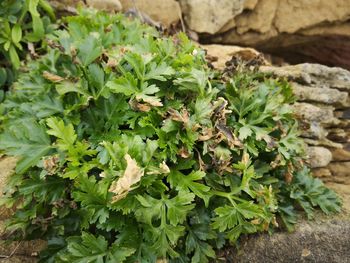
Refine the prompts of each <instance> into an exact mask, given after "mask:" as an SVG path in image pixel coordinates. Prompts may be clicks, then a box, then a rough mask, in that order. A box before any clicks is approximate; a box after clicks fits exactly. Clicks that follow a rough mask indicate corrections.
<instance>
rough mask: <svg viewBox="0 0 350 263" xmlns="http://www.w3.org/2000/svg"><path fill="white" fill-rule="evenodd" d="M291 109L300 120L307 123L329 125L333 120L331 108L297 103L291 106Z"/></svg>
mask: <svg viewBox="0 0 350 263" xmlns="http://www.w3.org/2000/svg"><path fill="white" fill-rule="evenodd" d="M293 109H294V111H295V113H296V114H297V115H298V116H299V117H300V118H301V119H303V120H305V121H308V122H313V121H314V122H318V123H329V122H330V121H331V120H332V119H333V118H334V115H333V108H332V107H319V106H316V105H314V104H310V103H305V102H297V103H294V104H293Z"/></svg>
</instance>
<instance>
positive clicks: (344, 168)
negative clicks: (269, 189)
mask: <svg viewBox="0 0 350 263" xmlns="http://www.w3.org/2000/svg"><path fill="white" fill-rule="evenodd" d="M260 70H261V71H263V72H272V73H273V74H274V75H276V76H278V77H283V78H287V79H289V80H290V83H291V85H292V87H293V90H294V93H295V95H296V96H297V99H298V101H301V102H297V103H295V105H294V109H295V110H296V113H297V114H298V117H299V118H300V123H301V125H300V126H301V128H302V136H303V137H305V142H306V143H307V144H309V145H310V146H312V147H310V148H309V149H312V150H311V151H310V152H309V154H310V157H311V158H310V164H311V167H313V168H324V169H326V170H327V171H325V170H322V171H320V170H317V172H316V173H315V174H316V175H320V176H322V177H327V176H326V175H327V174H328V177H330V178H328V179H326V180H335V181H337V182H342V183H345V184H350V172H349V171H350V170H349V169H350V144H349V142H350V125H349V120H350V114H349V111H350V110H349V107H350V103H349V101H350V96H349V93H350V72H349V71H347V70H345V69H342V68H330V67H326V66H323V65H318V64H308V63H306V64H299V65H294V66H283V67H273V66H262V67H260ZM315 146H317V147H315ZM320 146H321V147H320ZM326 148H327V149H326ZM330 175H331V176H330Z"/></svg>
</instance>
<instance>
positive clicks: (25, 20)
mask: <svg viewBox="0 0 350 263" xmlns="http://www.w3.org/2000/svg"><path fill="white" fill-rule="evenodd" d="M39 12H40V13H41V14H44V15H43V16H40V13H39ZM54 20H55V14H54V11H53V9H52V8H51V6H50V5H49V4H48V2H47V1H46V0H4V1H1V3H0V59H1V61H2V63H1V65H0V88H1V87H4V86H9V85H11V83H12V82H13V80H15V79H16V76H17V70H18V69H19V67H20V61H21V59H23V58H24V57H25V54H26V53H27V50H28V49H30V50H31V51H30V52H31V53H33V54H32V55H34V53H35V46H34V43H37V42H39V41H41V40H43V39H44V38H45V33H47V32H48V31H50V30H52V28H50V27H52V26H51V25H52V21H54ZM26 44H27V45H29V46H28V49H27V47H26V46H24V45H26ZM3 97H4V91H3V90H1V92H0V101H2V100H3Z"/></svg>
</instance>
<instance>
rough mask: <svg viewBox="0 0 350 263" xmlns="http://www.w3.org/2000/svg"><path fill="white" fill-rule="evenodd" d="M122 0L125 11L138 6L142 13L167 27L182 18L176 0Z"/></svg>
mask: <svg viewBox="0 0 350 263" xmlns="http://www.w3.org/2000/svg"><path fill="white" fill-rule="evenodd" d="M120 2H121V4H122V6H123V10H124V11H127V10H129V9H132V8H135V7H136V8H137V10H139V11H140V12H141V13H144V14H146V15H148V16H149V17H150V18H152V19H153V20H154V21H156V22H160V23H162V24H163V25H164V26H166V27H169V26H170V25H172V24H176V23H177V22H178V21H179V20H180V18H181V8H180V5H179V3H178V2H177V1H175V0H152V1H148V0H135V1H133V0H120ZM134 4H135V5H134Z"/></svg>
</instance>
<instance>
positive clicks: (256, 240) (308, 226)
mask: <svg viewBox="0 0 350 263" xmlns="http://www.w3.org/2000/svg"><path fill="white" fill-rule="evenodd" d="M226 258H227V260H226V262H232V263H233V262H235V263H245V262H247V263H248V262H249V263H251V262H264V263H270V262H271V263H276V262H317V263H322V262H324V263H329V262H339V263H340V262H344V263H346V262H350V220H349V219H332V220H329V221H326V222H317V221H314V222H310V221H309V222H302V223H300V224H299V226H298V227H297V229H296V231H295V232H293V233H286V232H280V233H274V234H273V235H272V236H269V235H268V234H260V235H255V236H251V237H249V238H247V239H246V240H243V242H242V243H241V245H240V248H239V249H238V251H237V250H232V251H230V252H228V255H227V256H226Z"/></svg>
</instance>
